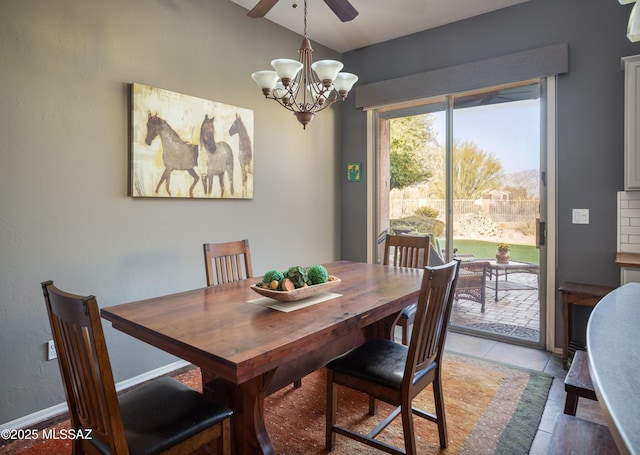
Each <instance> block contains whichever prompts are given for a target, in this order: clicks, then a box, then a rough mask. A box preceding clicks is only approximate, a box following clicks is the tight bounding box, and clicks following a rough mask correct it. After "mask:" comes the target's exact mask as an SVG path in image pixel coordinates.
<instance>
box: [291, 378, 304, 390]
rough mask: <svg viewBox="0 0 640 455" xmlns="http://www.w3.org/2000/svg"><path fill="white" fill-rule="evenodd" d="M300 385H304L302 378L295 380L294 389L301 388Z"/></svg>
mask: <svg viewBox="0 0 640 455" xmlns="http://www.w3.org/2000/svg"><path fill="white" fill-rule="evenodd" d="M300 387H302V379H298V380H297V381H294V382H293V388H294V389H299V388H300Z"/></svg>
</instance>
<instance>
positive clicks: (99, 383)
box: [42, 281, 232, 455]
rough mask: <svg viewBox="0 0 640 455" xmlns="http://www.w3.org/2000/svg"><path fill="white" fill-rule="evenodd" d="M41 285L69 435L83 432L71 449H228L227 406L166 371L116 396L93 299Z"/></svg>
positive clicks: (120, 453)
mask: <svg viewBox="0 0 640 455" xmlns="http://www.w3.org/2000/svg"><path fill="white" fill-rule="evenodd" d="M42 291H43V293H44V300H45V303H46V306H47V312H48V315H49V322H50V323H51V330H52V332H53V337H54V341H55V345H56V349H57V353H58V364H59V366H60V372H61V374H62V379H63V383H64V389H65V394H66V397H67V404H68V407H69V417H70V420H71V425H72V427H73V429H74V432H75V434H83V435H88V433H89V432H90V438H88V439H82V438H74V439H73V448H72V450H73V453H75V454H81V453H91V454H98V453H100V454H114V455H115V454H117V455H127V454H131V455H151V454H159V453H171V454H182V453H190V452H192V451H194V450H197V449H198V448H200V447H202V446H205V445H210V446H211V447H212V448H215V449H216V450H217V453H219V454H220V453H222V454H227V455H228V454H230V453H231V415H232V411H231V410H230V409H229V408H227V407H226V406H223V405H220V404H217V403H214V402H213V401H211V400H209V399H208V398H206V397H205V396H204V395H202V394H200V393H198V392H196V391H195V390H193V389H191V388H190V387H187V386H186V385H184V384H182V383H181V382H179V381H178V380H176V379H174V378H170V377H165V378H160V379H155V380H151V381H149V382H146V383H144V384H142V385H140V386H138V387H136V388H134V389H133V390H131V391H129V392H126V393H124V394H122V395H120V396H118V394H117V393H116V388H115V384H114V380H113V373H112V370H111V362H110V361H109V354H108V352H107V346H106V343H105V339H104V333H103V331H102V324H101V322H100V313H99V310H98V304H97V302H96V298H95V297H94V296H92V295H90V296H86V297H85V296H80V295H74V294H69V293H66V292H64V291H61V290H60V289H58V288H56V287H55V286H54V285H53V282H52V281H46V282H44V283H42Z"/></svg>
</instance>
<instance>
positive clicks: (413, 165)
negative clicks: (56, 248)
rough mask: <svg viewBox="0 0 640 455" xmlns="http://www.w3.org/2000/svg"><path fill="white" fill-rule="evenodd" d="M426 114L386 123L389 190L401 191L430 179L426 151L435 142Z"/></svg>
mask: <svg viewBox="0 0 640 455" xmlns="http://www.w3.org/2000/svg"><path fill="white" fill-rule="evenodd" d="M435 138H436V135H435V133H434V131H433V117H432V116H430V115H429V114H422V115H413V116H410V117H400V118H397V119H393V120H391V122H390V149H391V151H390V167H391V183H390V185H391V189H394V188H397V189H402V188H405V187H407V186H411V185H415V184H418V183H425V182H427V181H428V180H429V179H430V178H431V175H432V173H431V171H430V170H429V168H428V167H427V164H426V163H427V162H428V161H427V159H426V157H427V150H428V148H429V147H430V146H433V144H435V143H436V141H435Z"/></svg>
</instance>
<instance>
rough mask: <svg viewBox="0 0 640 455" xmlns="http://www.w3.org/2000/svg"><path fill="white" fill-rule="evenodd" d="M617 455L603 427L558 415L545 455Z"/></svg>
mask: <svg viewBox="0 0 640 455" xmlns="http://www.w3.org/2000/svg"><path fill="white" fill-rule="evenodd" d="M568 453H576V454H578V453H579V454H607V455H615V454H619V453H620V452H619V451H618V448H617V447H616V443H615V441H614V440H613V436H612V435H611V432H610V431H609V428H607V427H606V426H604V425H600V424H598V423H595V422H590V421H588V420H584V419H580V418H578V417H574V416H570V415H567V414H558V417H556V424H555V426H554V428H553V434H552V435H551V442H550V443H549V449H548V451H547V455H566V454H568Z"/></svg>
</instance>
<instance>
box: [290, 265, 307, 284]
mask: <svg viewBox="0 0 640 455" xmlns="http://www.w3.org/2000/svg"><path fill="white" fill-rule="evenodd" d="M286 277H287V278H289V279H290V280H291V281H293V285H294V286H295V287H296V288H301V287H302V286H304V284H305V283H306V281H307V271H306V270H305V269H304V267H300V266H299V265H294V266H293V267H289V270H287V273H286Z"/></svg>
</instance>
